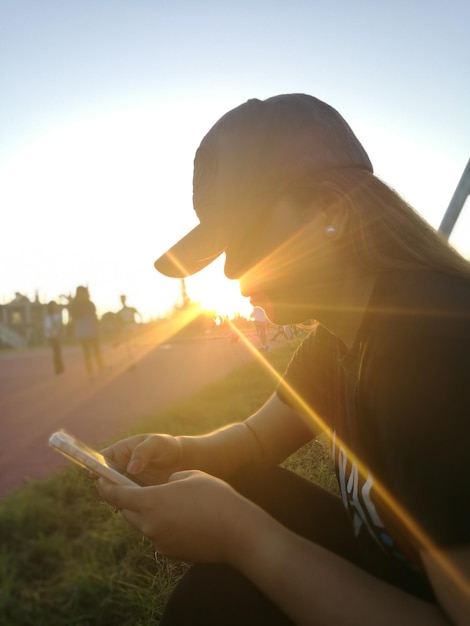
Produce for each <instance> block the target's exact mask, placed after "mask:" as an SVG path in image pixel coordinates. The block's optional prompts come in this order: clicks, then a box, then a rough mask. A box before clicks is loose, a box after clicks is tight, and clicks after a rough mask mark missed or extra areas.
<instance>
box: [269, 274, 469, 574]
mask: <svg viewBox="0 0 470 626" xmlns="http://www.w3.org/2000/svg"><path fill="white" fill-rule="evenodd" d="M285 379H286V380H287V382H288V383H289V385H291V386H292V387H293V388H294V389H295V390H296V392H297V393H299V395H300V396H301V397H302V398H303V400H305V401H306V402H307V403H308V404H309V406H311V407H312V408H313V410H314V411H315V412H316V413H317V414H318V415H319V416H320V418H321V419H322V420H324V421H325V422H326V424H327V426H328V427H329V428H330V429H331V435H332V444H333V445H332V451H333V455H334V461H335V467H336V473H337V477H338V482H339V486H340V489H341V495H342V498H343V502H344V504H345V506H346V507H347V510H348V512H349V515H350V518H351V522H352V524H353V528H354V531H355V533H356V534H357V535H358V534H359V533H360V532H364V531H366V530H367V531H368V532H370V533H371V534H372V536H373V537H374V538H375V539H376V540H377V541H378V543H379V544H380V545H381V546H382V548H383V549H384V550H386V551H387V552H388V553H389V554H390V555H392V556H393V557H394V558H396V559H400V560H407V561H408V562H409V563H410V564H415V565H419V563H420V559H419V556H418V551H419V549H420V547H421V546H422V545H423V543H424V545H426V541H427V539H431V540H432V541H433V542H435V543H437V544H438V545H440V546H449V545H456V544H462V543H470V467H469V462H470V281H468V280H467V281H466V280H464V279H462V278H458V277H451V276H447V275H444V274H439V273H434V272H426V271H421V272H413V273H410V272H390V273H386V274H383V275H382V276H381V277H380V279H379V280H378V281H377V284H376V286H375V288H374V292H373V294H372V297H371V299H370V302H369V306H368V309H367V311H366V314H365V316H364V319H363V322H362V324H361V327H360V329H359V332H358V335H357V338H356V341H355V344H354V346H353V347H352V348H351V350H349V351H348V350H346V348H345V346H344V344H343V343H342V342H341V341H340V340H339V339H338V338H336V337H335V336H334V335H332V334H331V333H329V332H328V330H327V329H325V328H324V327H322V326H319V327H318V329H317V332H316V333H315V334H312V335H310V336H308V337H307V338H306V340H305V341H304V342H303V343H302V345H301V346H300V347H299V349H298V350H297V352H296V354H295V355H294V357H293V359H292V361H291V363H290V364H289V366H288V368H287V371H286V374H285ZM278 394H279V396H280V397H281V398H282V399H283V400H284V401H285V402H287V403H290V404H295V402H294V401H293V400H292V397H291V396H290V395H289V394H288V393H287V392H286V391H285V389H284V388H282V387H280V388H279V389H278ZM382 487H383V488H384V489H383V490H382ZM388 494H390V495H391V496H392V499H393V501H394V502H395V503H396V504H398V507H399V509H400V510H399V511H397V510H396V509H395V508H394V505H393V503H392V504H391V503H390V502H387V495H388ZM403 511H404V512H405V514H406V515H407V516H408V519H407V520H406V521H405V522H404V521H403V516H402V515H401V514H402V512H403ZM414 523H417V525H418V527H419V530H418V531H417V532H416V531H415V530H413V525H414ZM420 530H421V531H424V534H425V537H424V538H423V536H420V535H419V532H420Z"/></svg>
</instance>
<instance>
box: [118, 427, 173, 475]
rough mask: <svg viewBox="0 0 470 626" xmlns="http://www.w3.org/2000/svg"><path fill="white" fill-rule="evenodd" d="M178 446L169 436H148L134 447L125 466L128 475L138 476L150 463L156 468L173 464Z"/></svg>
mask: <svg viewBox="0 0 470 626" xmlns="http://www.w3.org/2000/svg"><path fill="white" fill-rule="evenodd" d="M178 446H179V444H178V443H177V441H176V439H175V438H174V437H171V436H169V435H149V436H148V437H146V438H145V439H144V440H143V441H142V443H140V444H139V445H138V446H136V447H135V448H134V450H133V452H132V456H131V458H130V459H129V463H128V465H127V472H128V473H129V474H139V473H140V472H142V471H143V470H144V469H145V468H146V467H148V465H149V464H150V463H152V464H153V465H154V466H156V467H165V466H167V465H170V464H171V463H174V462H175V460H176V459H177V456H178V453H177V451H176V449H177V447H178Z"/></svg>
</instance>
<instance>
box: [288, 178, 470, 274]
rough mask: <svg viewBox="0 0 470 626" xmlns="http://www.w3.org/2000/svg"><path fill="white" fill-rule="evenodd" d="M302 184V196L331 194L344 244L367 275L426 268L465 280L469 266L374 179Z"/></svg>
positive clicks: (322, 181)
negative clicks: (343, 224) (341, 215)
mask: <svg viewBox="0 0 470 626" xmlns="http://www.w3.org/2000/svg"><path fill="white" fill-rule="evenodd" d="M303 183H304V184H302V185H300V189H303V194H305V193H306V192H307V193H309V192H308V191H307V188H310V193H312V192H313V193H320V194H321V193H322V192H321V189H323V190H325V189H327V190H328V191H330V192H336V193H335V196H336V202H338V206H339V207H341V208H344V209H346V214H347V215H348V231H349V232H348V235H349V238H348V241H349V243H350V245H351V246H352V250H353V254H354V255H355V256H356V258H357V260H358V261H359V263H360V264H361V266H363V267H364V268H365V269H366V270H367V269H369V270H372V271H379V272H384V271H391V270H397V269H404V270H406V269H408V270H416V269H427V270H434V271H440V272H444V273H448V274H454V275H455V274H457V275H460V276H465V277H466V278H468V279H470V263H469V262H468V261H467V260H466V259H465V258H464V257H463V256H461V255H460V254H459V253H458V252H457V251H456V250H455V249H454V248H452V246H450V245H449V243H448V242H447V241H446V240H445V239H444V237H442V236H441V235H440V234H439V233H438V232H436V231H435V230H434V229H433V228H432V227H431V226H430V225H429V224H428V223H427V222H426V221H425V220H424V219H423V218H422V217H421V216H420V215H418V213H417V212H416V211H415V210H414V209H413V208H412V207H411V206H410V205H409V204H408V203H407V202H406V201H405V200H404V199H403V198H402V197H401V196H400V195H399V194H398V193H396V192H395V191H394V190H393V189H392V188H391V187H389V186H388V185H386V184H385V183H384V182H382V181H381V180H380V179H379V178H377V177H376V176H375V175H374V174H372V173H370V172H367V171H365V170H360V169H350V170H348V169H338V170H330V171H329V172H326V173H323V175H322V177H321V181H320V180H318V179H317V181H314V180H312V179H310V181H309V183H310V184H308V183H307V184H305V183H306V181H303ZM312 183H313V185H312ZM297 190H299V187H297ZM314 190H315V191H314ZM304 197H305V196H304ZM338 198H339V200H338Z"/></svg>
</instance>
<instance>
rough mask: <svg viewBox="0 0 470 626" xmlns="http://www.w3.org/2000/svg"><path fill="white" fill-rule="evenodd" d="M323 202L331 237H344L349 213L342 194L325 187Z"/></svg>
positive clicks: (323, 212)
mask: <svg viewBox="0 0 470 626" xmlns="http://www.w3.org/2000/svg"><path fill="white" fill-rule="evenodd" d="M321 204H322V214H323V221H324V228H325V232H326V233H328V236H329V237H330V238H331V239H335V240H337V239H342V238H343V237H344V235H345V234H346V231H347V226H348V221H349V215H348V211H347V209H346V206H345V203H344V202H343V200H342V196H341V194H340V193H339V192H338V191H336V190H335V189H331V188H329V187H324V189H323V190H322V203H321Z"/></svg>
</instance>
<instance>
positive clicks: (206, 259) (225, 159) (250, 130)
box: [155, 94, 373, 278]
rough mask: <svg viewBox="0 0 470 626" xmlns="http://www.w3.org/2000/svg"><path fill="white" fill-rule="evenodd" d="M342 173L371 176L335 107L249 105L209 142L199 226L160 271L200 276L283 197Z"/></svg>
mask: <svg viewBox="0 0 470 626" xmlns="http://www.w3.org/2000/svg"><path fill="white" fill-rule="evenodd" d="M337 168H362V169H365V170H368V171H370V172H373V167H372V164H371V162H370V159H369V157H368V156H367V153H366V151H365V150H364V148H363V147H362V145H361V143H360V142H359V141H358V139H357V137H356V136H355V135H354V133H353V131H352V130H351V128H350V126H349V125H348V124H347V122H346V121H345V120H344V119H343V117H342V116H341V115H340V114H339V113H338V111H336V110H335V109H334V108H333V107H331V106H330V105H328V104H326V103H325V102H322V101H321V100H319V99H318V98H315V97H313V96H310V95H306V94H284V95H279V96H274V97H272V98H267V99H266V100H258V99H256V98H254V99H251V100H248V101H247V102H245V103H243V104H241V105H240V106H238V107H236V108H234V109H232V110H231V111H229V112H228V113H226V114H225V115H223V116H222V117H221V118H220V119H219V121H218V122H216V124H215V125H214V126H213V127H212V128H211V129H210V131H209V132H208V133H207V135H206V136H205V137H204V138H203V140H202V142H201V144H200V146H199V148H198V150H197V152H196V156H195V159H194V174H193V207H194V210H195V211H196V214H197V217H198V218H199V224H198V225H197V226H196V227H195V228H193V230H191V231H190V232H189V233H188V234H187V235H186V236H184V237H183V238H182V239H180V241H178V242H177V243H176V244H175V245H174V246H172V247H171V248H170V249H169V250H167V252H165V254H163V255H162V256H161V257H160V258H159V259H157V260H156V261H155V268H156V269H157V270H158V271H159V272H161V273H162V274H165V275H166V276H171V277H175V278H182V277H184V276H189V275H191V274H194V273H196V272H198V271H199V270H201V269H203V268H204V267H205V266H206V265H208V264H209V263H211V262H212V261H213V260H214V259H216V258H217V257H218V256H219V255H220V254H222V253H223V252H224V251H225V249H226V248H227V246H228V245H229V243H230V241H231V238H232V237H233V236H234V231H236V230H237V229H238V230H239V229H240V228H243V226H244V224H245V223H248V222H249V220H250V218H252V216H253V215H256V213H257V212H259V211H261V210H264V207H265V206H266V203H267V202H268V201H269V199H274V198H275V197H276V194H279V192H280V191H281V190H282V189H285V188H286V187H287V186H288V185H289V184H291V183H293V182H294V181H295V180H297V179H300V178H302V177H304V176H306V175H308V174H314V173H317V174H318V173H320V172H322V171H325V172H326V171H328V170H331V169H337Z"/></svg>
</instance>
